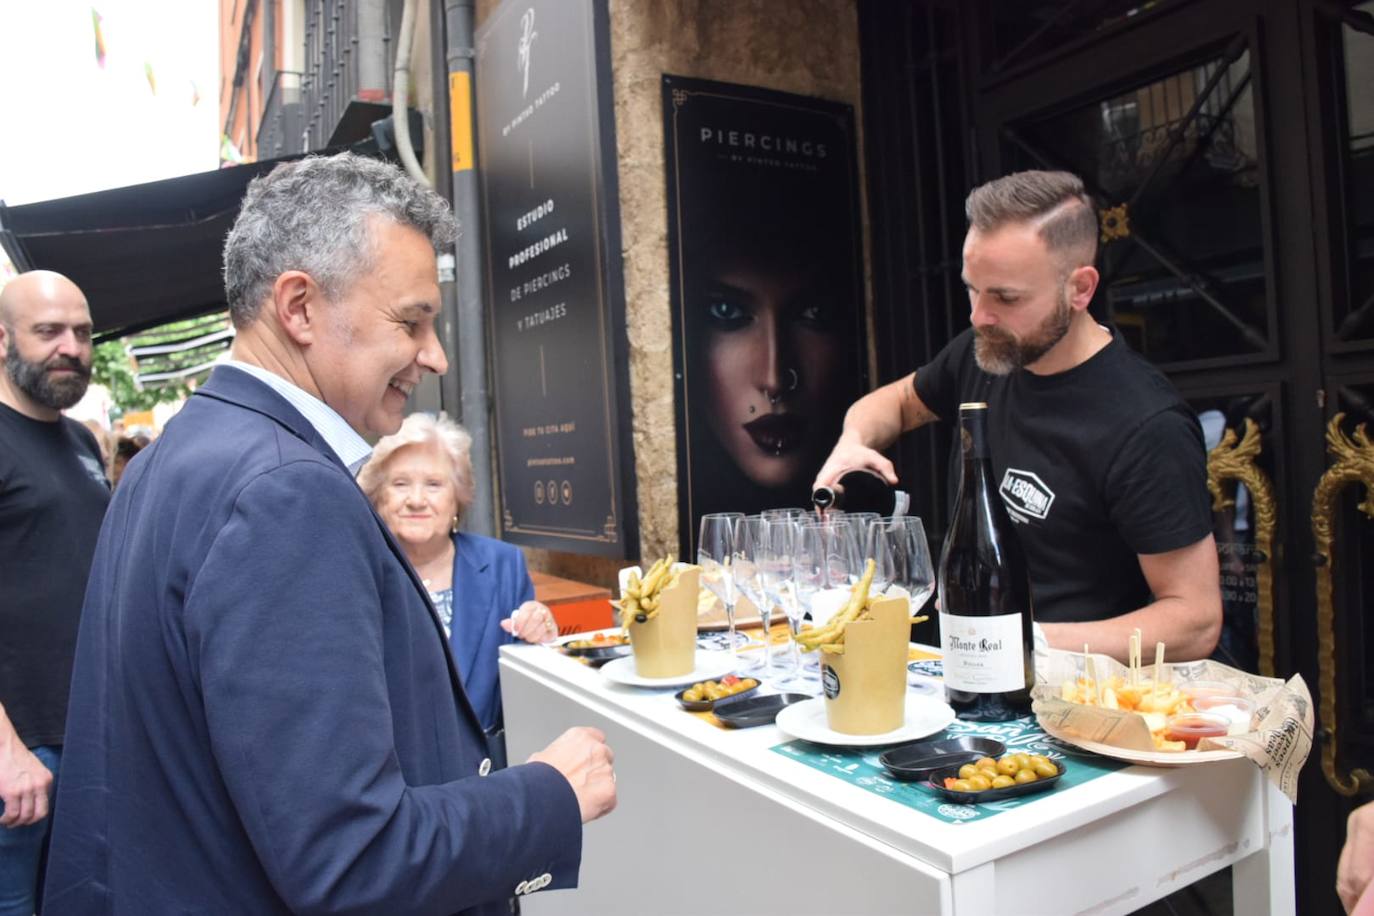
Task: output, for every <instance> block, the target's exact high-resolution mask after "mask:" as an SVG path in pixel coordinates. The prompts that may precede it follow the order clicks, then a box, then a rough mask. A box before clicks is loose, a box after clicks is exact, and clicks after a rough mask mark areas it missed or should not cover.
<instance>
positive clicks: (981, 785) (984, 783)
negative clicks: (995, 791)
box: [966, 773, 992, 792]
mask: <svg viewBox="0 0 1374 916" xmlns="http://www.w3.org/2000/svg"><path fill="white" fill-rule="evenodd" d="M966 782H968V785H969V788H970V789H973V790H974V791H975V792H981V791H983V790H984V789H991V788H992V780H991V779H988V778H987V777H986V776H984V775H982V774H981V773H980V774H978V775H977V776H974V777H971V778H970V779H968V780H966Z"/></svg>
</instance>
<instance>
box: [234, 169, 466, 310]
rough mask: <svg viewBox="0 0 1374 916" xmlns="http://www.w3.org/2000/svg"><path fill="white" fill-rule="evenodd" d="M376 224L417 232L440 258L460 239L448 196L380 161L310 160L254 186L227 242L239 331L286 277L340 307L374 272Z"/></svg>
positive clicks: (269, 175)
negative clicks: (299, 277)
mask: <svg viewBox="0 0 1374 916" xmlns="http://www.w3.org/2000/svg"><path fill="white" fill-rule="evenodd" d="M375 218H381V219H387V220H391V221H392V222H394V223H397V224H399V225H402V226H409V227H410V228H412V229H415V230H417V231H418V232H420V233H421V234H422V235H424V236H425V237H426V238H427V239H429V243H430V244H431V245H432V246H433V247H434V251H435V253H436V254H438V253H440V252H443V251H446V250H448V249H450V248H451V247H452V246H453V242H454V239H455V238H456V237H457V224H456V223H455V222H454V219H453V213H452V211H451V210H450V208H449V205H448V203H447V202H446V201H445V200H444V199H443V198H442V197H440V196H439V195H438V194H436V193H434V192H433V191H432V190H430V189H429V188H426V187H424V186H423V185H421V184H420V183H419V182H417V181H415V180H414V179H413V178H411V177H410V176H408V175H406V174H405V172H403V171H402V170H401V169H399V168H397V167H396V166H394V165H390V164H388V163H386V162H382V161H380V160H378V159H370V158H368V157H365V156H357V155H354V154H352V153H340V154H339V155H337V156H308V157H306V158H305V159H300V160H298V161H296V162H287V163H283V164H281V165H279V166H277V167H276V168H274V169H273V170H272V171H270V172H268V173H267V174H266V175H263V176H261V177H259V178H255V179H253V181H252V182H250V183H249V185H248V191H247V193H246V194H245V195H244V198H243V206H242V208H241V209H240V210H239V215H238V219H236V220H235V221H234V227H233V228H232V229H230V230H229V236H228V238H226V239H225V242H224V294H225V299H226V301H227V302H228V303H229V315H230V317H231V318H232V319H233V321H234V326H235V327H238V328H244V327H247V326H248V325H250V324H251V323H252V322H253V321H255V320H256V319H257V317H258V311H259V309H260V307H261V306H262V303H263V301H264V300H265V299H266V298H267V297H268V294H269V293H270V292H271V290H272V285H273V284H274V283H275V282H276V280H277V277H279V276H281V275H282V274H283V273H285V272H286V271H288V270H300V271H304V272H305V273H307V274H309V275H310V277H311V278H312V279H313V280H314V281H315V282H316V283H318V284H319V285H320V288H321V289H322V290H323V291H324V294H325V296H326V297H327V298H328V299H329V300H330V301H335V300H337V299H338V298H339V297H340V296H342V295H343V294H344V293H345V292H346V291H347V290H348V289H349V287H350V286H351V285H352V284H353V282H354V281H355V280H356V279H357V278H358V277H359V276H361V275H363V274H364V273H366V272H368V271H370V270H372V269H373V267H374V266H375V257H376V250H375V249H376V245H375V241H374V239H373V230H372V223H373V221H374V219H375Z"/></svg>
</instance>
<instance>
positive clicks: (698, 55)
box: [477, 0, 871, 587]
mask: <svg viewBox="0 0 1374 916" xmlns="http://www.w3.org/2000/svg"><path fill="white" fill-rule="evenodd" d="M496 6H497V2H496V0H478V3H477V17H478V22H479V23H480V22H481V21H482V20H483V19H484V18H485V17H486V16H487V15H488V14H490V12H491V11H492V10H493V9H495V8H496ZM610 22H611V66H612V71H613V83H614V85H613V87H612V88H613V91H614V93H615V119H616V145H617V152H618V153H619V156H618V160H619V163H620V174H619V180H620V218H621V238H622V242H623V244H624V274H625V299H626V303H627V313H628V314H627V321H628V337H629V344H630V366H629V369H630V400H631V410H632V413H633V435H634V446H635V470H636V473H637V476H638V480H639V491H638V499H639V525H640V547H641V552H642V555H643V556H645V557H655V556H661V555H663V554H666V553H672V552H676V551H677V548H678V482H677V454H676V451H675V449H676V437H675V434H674V426H675V423H674V410H673V354H672V340H671V328H672V310H671V301H670V294H669V286H670V284H669V267H668V210H667V199H666V187H665V184H666V183H665V178H664V153H663V113H662V103H661V96H662V86H661V78H662V76H663V74H664V73H671V74H674V75H677V76H688V77H698V78H703V79H713V80H720V81H723V82H730V83H740V84H743V85H749V86H761V87H764V88H768V89H778V90H782V91H786V92H795V93H800V94H803V95H812V96H819V97H822V98H827V99H832V100H836V101H842V102H846V103H848V104H851V105H853V106H854V107H855V115H856V121H857V123H858V124H859V126H860V128H862V123H863V122H862V116H861V113H860V111H859V106H860V98H859V92H860V88H859V29H858V13H857V10H856V9H855V3H854V0H610ZM861 136H862V135H861ZM861 142H862V139H861ZM859 162H860V167H861V168H862V163H863V153H862V149H861V150H860V151H859ZM479 168H480V163H479ZM864 186H865V184H864V181H863V177H862V175H861V176H860V187H861V188H862V187H864ZM864 222H865V225H866V224H867V202H866V201H865V202H864ZM865 259H867V254H866V253H865ZM869 298H870V299H871V296H870V297H869ZM870 323H871V316H870ZM870 337H871V335H870ZM526 553H527V556H528V558H529V563H530V566H531V568H533V569H539V570H543V571H545V572H550V573H553V574H555V575H561V576H567V577H569V578H573V579H579V580H582V581H585V582H594V583H597V584H601V585H605V586H607V587H611V586H612V585H613V583H614V581H615V574H616V570H617V569H618V568H619V566H620V565H621V564H620V563H618V562H616V561H608V560H602V559H599V558H596V557H586V556H578V555H573V554H565V553H556V552H552V551H544V550H527V551H526Z"/></svg>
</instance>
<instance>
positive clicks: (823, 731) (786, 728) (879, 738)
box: [612, 662, 954, 747]
mask: <svg viewBox="0 0 1374 916" xmlns="http://www.w3.org/2000/svg"><path fill="white" fill-rule="evenodd" d="M612 664H614V662H612ZM953 721H954V710H953V709H951V708H950V707H949V705H948V704H947V703H943V702H941V701H940V700H937V699H935V698H934V697H927V696H921V695H920V694H915V693H908V694H907V695H906V720H905V721H904V722H903V723H902V727H901V728H898V729H894V730H893V731H890V732H883V733H882V734H881V735H846V734H845V733H844V732H837V731H834V730H832V729H831V728H830V726H829V725H827V724H826V719H825V698H824V697H817V698H816V699H814V700H806V701H804V702H801V703H794V704H793V705H791V706H784V707H783V709H782V712H780V713H778V719H777V723H778V728H779V729H781V730H782V732H783V734H786V735H789V736H791V737H793V738H800V739H802V740H803V741H810V742H812V743H814V744H833V745H837V746H839V747H876V746H878V745H880V744H899V743H901V742H903V741H915V740H916V739H917V738H924V737H926V736H927V735H933V734H935V733H936V732H938V731H943V730H944V728H945V726H947V725H949V723H951V722H953Z"/></svg>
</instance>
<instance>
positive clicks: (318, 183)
mask: <svg viewBox="0 0 1374 916" xmlns="http://www.w3.org/2000/svg"><path fill="white" fill-rule="evenodd" d="M454 231H455V230H454V224H453V219H452V216H451V215H450V213H449V211H448V208H447V205H446V204H445V203H444V202H443V201H442V200H441V199H440V198H439V197H438V196H437V195H435V194H434V193H433V192H431V191H429V190H427V189H424V188H422V187H420V186H419V185H418V184H416V183H415V182H413V181H412V180H411V179H409V178H407V177H406V176H405V175H404V174H403V173H402V172H401V171H400V170H399V169H396V168H394V167H392V166H390V165H387V164H384V163H381V162H377V161H374V160H369V159H364V158H360V157H357V156H352V155H348V154H344V155H340V156H335V157H330V158H319V157H312V158H307V159H304V160H301V161H299V162H295V163H290V164H285V165H280V166H278V167H277V168H276V169H274V170H273V171H272V172H271V173H270V174H268V175H267V176H265V177H262V178H258V179H257V180H255V181H254V182H253V184H252V185H250V187H249V189H248V193H247V195H246V196H245V198H244V202H243V207H242V210H241V212H240V215H239V218H238V220H237V222H236V223H235V225H234V228H233V229H232V230H231V231H230V233H229V236H228V239H227V241H226V243H225V249H224V279H225V289H226V292H227V295H228V300H229V307H230V312H231V314H232V316H233V320H234V324H235V327H236V329H237V331H238V334H237V337H236V339H235V342H234V347H233V360H231V361H230V362H229V363H228V364H227V365H225V366H222V367H219V368H217V369H216V370H215V371H214V373H213V374H212V375H211V377H210V379H209V380H208V381H207V382H206V383H205V385H203V386H202V387H201V388H199V389H198V390H197V391H196V392H195V395H194V396H193V397H192V398H191V399H190V401H189V402H188V403H187V404H186V406H185V407H184V408H183V409H182V410H181V412H180V413H179V414H178V415H177V416H176V417H175V418H174V419H173V420H172V421H171V422H170V423H169V424H168V426H167V429H166V430H165V431H164V432H163V434H162V436H161V437H160V438H159V439H158V440H157V441H156V442H155V443H153V445H152V446H150V447H149V448H148V449H146V450H145V451H144V452H143V453H142V454H141V455H140V456H139V459H138V461H137V462H136V463H135V464H134V465H133V467H132V469H131V470H130V471H129V472H128V474H127V475H126V476H125V478H124V480H123V482H122V483H121V485H120V487H119V489H118V490H117V491H116V495H115V498H114V500H113V502H112V503H111V508H110V517H109V519H108V523H107V524H106V526H105V530H104V533H103V536H102V538H101V541H100V544H99V546H98V548H97V550H96V558H95V563H94V566H93V569H92V575H91V584H90V587H89V590H88V599H87V602H86V607H85V612H84V613H85V616H84V624H83V626H82V630H81V636H80V639H79V642H78V646H77V660H76V671H75V674H74V677H73V681H72V699H71V707H70V714H69V721H70V727H69V732H68V734H69V738H70V741H69V744H68V747H67V752H66V756H65V759H64V761H63V773H62V779H61V780H60V786H59V790H58V797H57V809H56V810H57V815H56V824H55V825H54V834H53V843H52V854H51V865H50V866H49V871H48V880H47V885H46V894H45V900H44V902H45V905H46V906H47V907H48V908H50V909H51V910H52V911H53V912H60V913H93V912H100V913H105V912H116V913H118V912H129V913H134V912H139V913H167V912H224V913H285V912H311V913H313V912H349V913H412V912H413V913H453V912H464V913H469V912H471V913H498V912H507V911H508V907H509V898H511V897H512V896H518V895H520V894H524V893H528V892H531V891H537V890H540V889H542V888H545V887H570V886H573V885H575V884H576V880H577V870H578V866H579V863H580V858H581V840H582V826H581V825H582V824H583V823H585V822H586V821H589V820H592V819H594V818H597V817H600V816H601V815H603V814H605V813H607V812H608V811H610V810H611V808H612V807H614V805H615V787H614V772H613V770H612V766H611V763H612V760H611V752H610V749H609V748H608V747H607V746H606V744H605V741H604V736H602V735H601V734H600V732H597V731H595V730H594V729H571V730H570V731H568V732H566V733H564V734H563V735H562V736H561V737H559V738H558V739H557V740H556V741H554V742H553V744H551V745H549V747H547V748H546V749H545V750H543V751H540V752H539V753H537V754H534V755H533V756H532V757H531V758H530V761H529V762H528V763H527V764H526V765H522V766H515V767H510V768H509V769H504V770H492V768H491V762H490V758H489V753H488V750H487V746H486V742H485V736H484V734H483V731H482V727H481V723H480V721H479V720H478V718H477V716H476V714H475V713H474V712H473V710H472V708H471V706H470V704H469V703H468V701H467V698H466V696H465V695H464V693H463V690H462V687H461V683H460V681H459V677H458V671H457V670H456V668H455V666H454V662H453V658H452V656H451V655H450V653H449V652H448V651H447V648H446V644H445V639H444V633H443V628H442V626H441V625H440V622H439V620H438V619H437V617H436V615H435V613H434V609H433V607H432V605H431V604H430V603H429V600H428V598H427V596H426V592H425V588H424V584H423V583H422V582H421V581H420V579H419V577H418V576H417V575H416V573H415V570H414V569H413V568H412V566H411V565H410V563H409V562H407V560H406V558H405V555H404V553H403V552H402V550H401V548H400V546H399V545H398V544H397V542H396V541H395V539H394V538H393V537H392V536H391V535H390V533H389V532H388V530H387V528H386V525H385V524H383V522H382V521H381V519H380V518H378V517H377V515H376V514H375V513H374V512H373V510H372V508H371V505H370V504H369V503H368V501H367V498H366V497H365V496H364V495H363V493H362V492H361V491H360V490H359V489H358V487H357V485H356V484H355V483H354V481H353V476H352V474H351V473H350V468H356V467H357V466H358V465H360V464H361V463H362V462H363V461H364V460H365V459H366V457H367V454H368V450H369V447H368V445H367V442H366V441H365V440H364V439H363V436H364V435H372V436H380V435H386V434H390V433H393V432H395V431H396V430H397V428H398V427H399V426H400V424H401V420H402V418H403V416H404V413H405V404H406V399H407V396H408V395H409V394H410V392H411V390H412V389H413V388H414V387H415V385H416V384H417V383H418V382H419V380H420V378H421V376H422V375H423V374H424V373H425V372H434V373H443V372H445V371H446V369H447V362H446V360H445V357H444V353H443V350H442V349H441V347H440V345H439V341H438V338H437V336H436V334H435V327H434V324H435V318H436V315H437V312H438V308H439V289H438V286H437V282H436V265H435V253H436V252H437V251H440V250H443V249H445V248H447V247H448V246H449V245H451V244H452V240H453V237H454Z"/></svg>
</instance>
